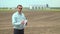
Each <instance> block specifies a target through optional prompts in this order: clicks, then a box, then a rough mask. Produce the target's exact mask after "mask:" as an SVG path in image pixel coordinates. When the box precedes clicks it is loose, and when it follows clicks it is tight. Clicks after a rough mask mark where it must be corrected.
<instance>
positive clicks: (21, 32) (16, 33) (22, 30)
mask: <svg viewBox="0 0 60 34" xmlns="http://www.w3.org/2000/svg"><path fill="white" fill-rule="evenodd" d="M14 34H24V29H21V30H19V29H14Z"/></svg>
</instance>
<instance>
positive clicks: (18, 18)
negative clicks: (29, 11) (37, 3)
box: [12, 5, 27, 34]
mask: <svg viewBox="0 0 60 34" xmlns="http://www.w3.org/2000/svg"><path fill="white" fill-rule="evenodd" d="M12 24H13V28H14V34H24V28H25V26H26V24H27V19H26V17H25V15H24V14H23V12H22V5H18V6H17V12H15V13H14V14H13V15H12Z"/></svg>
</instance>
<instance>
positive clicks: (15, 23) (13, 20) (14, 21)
mask: <svg viewBox="0 0 60 34" xmlns="http://www.w3.org/2000/svg"><path fill="white" fill-rule="evenodd" d="M12 24H13V25H20V24H21V22H17V20H16V16H15V15H13V16H12Z"/></svg>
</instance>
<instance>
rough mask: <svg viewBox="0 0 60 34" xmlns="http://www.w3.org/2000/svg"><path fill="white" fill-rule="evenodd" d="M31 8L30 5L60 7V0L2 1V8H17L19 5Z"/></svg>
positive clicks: (0, 1) (0, 0) (0, 3)
mask: <svg viewBox="0 0 60 34" xmlns="http://www.w3.org/2000/svg"><path fill="white" fill-rule="evenodd" d="M19 4H20V5H22V6H23V7H29V6H30V5H44V4H48V5H49V7H60V0H0V7H16V6H17V5H19Z"/></svg>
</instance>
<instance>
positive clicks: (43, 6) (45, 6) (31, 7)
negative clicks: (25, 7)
mask: <svg viewBox="0 0 60 34" xmlns="http://www.w3.org/2000/svg"><path fill="white" fill-rule="evenodd" d="M47 7H48V4H44V5H30V7H29V8H30V9H44V8H47Z"/></svg>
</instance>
